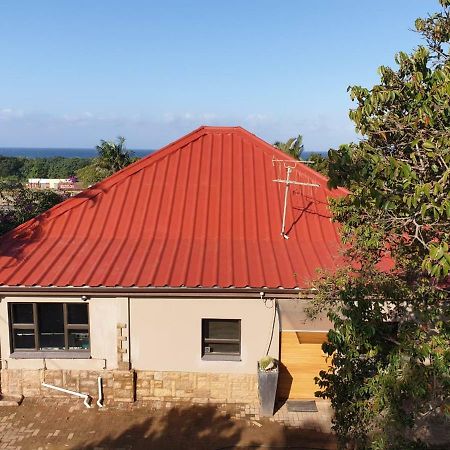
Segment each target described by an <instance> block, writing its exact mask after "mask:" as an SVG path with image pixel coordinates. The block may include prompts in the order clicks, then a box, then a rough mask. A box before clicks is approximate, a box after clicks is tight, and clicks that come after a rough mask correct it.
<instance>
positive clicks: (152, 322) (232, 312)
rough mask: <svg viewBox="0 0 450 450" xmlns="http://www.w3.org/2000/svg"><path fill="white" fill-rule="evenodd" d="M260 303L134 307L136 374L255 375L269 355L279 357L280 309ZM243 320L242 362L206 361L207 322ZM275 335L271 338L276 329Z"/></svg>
mask: <svg viewBox="0 0 450 450" xmlns="http://www.w3.org/2000/svg"><path fill="white" fill-rule="evenodd" d="M266 303H267V304H264V302H263V301H262V300H259V299H230V298H225V299H214V298H204V299H187V298H181V299H167V298H161V299H156V298H155V299H154V298H152V299H149V298H134V299H131V302H130V330H131V344H130V347H131V360H132V367H133V368H134V369H136V370H150V371H161V372H174V371H179V372H208V373H241V374H255V373H256V363H257V361H258V360H259V359H260V358H261V357H262V356H264V355H265V354H266V351H267V347H268V345H269V341H270V339H271V337H272V342H271V346H270V351H269V354H270V355H271V356H273V357H275V358H278V357H279V324H278V320H275V323H274V317H273V316H274V311H275V305H274V304H272V301H270V300H269V301H267V302H266ZM208 318H209V319H241V360H240V361H211V360H203V359H202V354H201V339H202V319H208ZM273 323H274V329H273V334H272V324H273Z"/></svg>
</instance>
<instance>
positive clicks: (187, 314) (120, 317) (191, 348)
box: [0, 296, 279, 403]
mask: <svg viewBox="0 0 450 450" xmlns="http://www.w3.org/2000/svg"><path fill="white" fill-rule="evenodd" d="M80 300H81V298H80V297H79V296H78V297H75V296H70V297H69V296H60V297H57V298H55V297H29V296H23V297H14V296H9V297H5V298H3V299H2V301H1V302H0V347H1V362H2V365H1V367H2V370H1V388H2V392H3V393H5V394H22V395H24V396H38V397H55V396H56V397H60V396H64V395H65V394H61V393H58V392H57V391H53V390H50V389H48V388H45V387H43V386H42V382H45V383H49V384H54V385H56V386H63V387H65V388H68V389H73V390H75V391H79V392H83V393H88V394H89V395H91V396H92V397H93V398H97V396H98V393H97V377H99V376H100V377H102V380H103V387H104V396H105V400H106V401H107V402H109V401H127V402H131V401H134V400H168V399H178V400H190V401H194V402H208V401H212V402H248V403H254V402H256V401H257V377H256V362H257V361H258V359H259V358H261V357H262V356H264V355H265V353H266V350H267V347H268V346H269V342H270V351H269V354H271V355H272V356H274V357H276V358H278V356H279V320H278V316H275V317H274V312H275V306H274V304H273V302H272V301H270V300H269V301H267V302H266V303H264V302H263V301H262V300H259V299H230V298H225V299H214V298H202V299H191V298H182V299H170V298H156V299H155V298H132V299H128V298H126V297H121V298H117V297H116V298H113V297H111V298H101V297H97V298H96V297H90V298H89V299H88V300H87V301H88V303H89V328H90V345H91V357H90V358H86V359H56V358H55V359H49V358H45V359H43V358H33V359H28V358H17V357H12V356H11V350H10V335H9V326H8V322H9V318H8V303H9V302H79V301H80ZM203 318H205V319H206V318H219V319H220V318H224V319H240V320H241V360H240V361H210V360H208V361H205V360H202V358H201V333H202V322H201V321H202V319H203ZM130 359H131V363H130ZM130 366H131V368H132V370H128V369H129V368H130ZM125 369H126V370H125Z"/></svg>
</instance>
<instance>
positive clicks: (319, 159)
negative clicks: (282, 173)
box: [308, 153, 328, 176]
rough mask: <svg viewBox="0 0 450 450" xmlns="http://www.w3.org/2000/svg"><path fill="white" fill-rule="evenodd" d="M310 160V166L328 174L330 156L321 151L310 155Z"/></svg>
mask: <svg viewBox="0 0 450 450" xmlns="http://www.w3.org/2000/svg"><path fill="white" fill-rule="evenodd" d="M308 161H311V164H310V165H309V167H311V168H312V169H314V170H316V171H317V172H320V173H321V174H323V175H325V176H328V158H327V157H326V156H323V155H321V154H320V153H312V154H311V155H309V157H308Z"/></svg>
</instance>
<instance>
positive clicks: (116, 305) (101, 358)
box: [0, 296, 129, 370]
mask: <svg viewBox="0 0 450 450" xmlns="http://www.w3.org/2000/svg"><path fill="white" fill-rule="evenodd" d="M80 300H81V298H80V297H73V296H72V297H64V296H61V297H47V298H45V297H5V298H3V299H2V301H1V302H0V347H1V361H2V368H3V369H43V368H47V369H61V370H74V369H81V370H101V369H118V368H122V367H119V363H118V352H117V345H118V343H117V325H125V326H126V327H125V329H126V330H127V329H129V328H128V298H126V297H115V298H113V297H111V298H100V297H98V298H94V297H91V298H89V299H88V300H87V302H88V303H89V332H90V345H91V352H90V354H91V357H90V358H87V359H56V358H55V359H49V358H46V359H45V360H44V359H42V358H38V359H34V358H33V359H28V358H14V357H13V358H12V357H11V343H10V334H9V318H8V303H10V302H47V303H51V302H67V303H69V302H80ZM126 338H127V341H125V346H126V345H127V342H128V335H127V336H126ZM122 345H124V344H122ZM124 350H126V351H127V353H125V354H124V360H125V361H127V360H128V350H127V348H124ZM127 368H128V367H127Z"/></svg>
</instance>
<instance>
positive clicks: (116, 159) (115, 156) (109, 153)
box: [96, 136, 133, 175]
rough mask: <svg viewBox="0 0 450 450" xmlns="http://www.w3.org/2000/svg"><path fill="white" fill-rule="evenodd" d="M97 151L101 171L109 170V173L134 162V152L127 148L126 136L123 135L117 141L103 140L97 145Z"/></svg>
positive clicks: (97, 162)
mask: <svg viewBox="0 0 450 450" xmlns="http://www.w3.org/2000/svg"><path fill="white" fill-rule="evenodd" d="M97 151H98V157H97V158H96V165H97V167H98V168H99V169H100V171H105V172H108V175H112V174H113V173H115V172H117V171H118V170H120V169H123V168H124V167H126V166H128V165H129V164H131V163H132V162H133V152H130V151H128V150H127V149H126V148H125V138H123V137H122V136H119V137H118V138H117V143H115V142H112V141H104V140H101V141H100V145H97Z"/></svg>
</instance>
